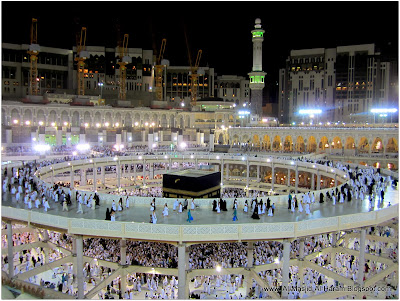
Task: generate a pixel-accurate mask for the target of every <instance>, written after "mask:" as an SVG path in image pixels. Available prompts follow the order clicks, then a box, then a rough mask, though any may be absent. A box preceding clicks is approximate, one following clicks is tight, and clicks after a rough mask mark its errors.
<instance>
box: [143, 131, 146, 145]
mask: <svg viewBox="0 0 400 301" xmlns="http://www.w3.org/2000/svg"><path fill="white" fill-rule="evenodd" d="M145 142H146V129H145V128H142V144H145Z"/></svg>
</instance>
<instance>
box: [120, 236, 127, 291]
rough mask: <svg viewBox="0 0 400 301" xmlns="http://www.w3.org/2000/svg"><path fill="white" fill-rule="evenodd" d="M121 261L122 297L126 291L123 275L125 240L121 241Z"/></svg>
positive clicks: (124, 275)
mask: <svg viewBox="0 0 400 301" xmlns="http://www.w3.org/2000/svg"><path fill="white" fill-rule="evenodd" d="M120 244H121V261H120V265H121V266H122V270H121V291H122V295H124V294H125V291H126V273H125V266H126V240H125V239H121V241H120Z"/></svg>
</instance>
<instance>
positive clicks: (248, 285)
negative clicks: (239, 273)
mask: <svg viewBox="0 0 400 301" xmlns="http://www.w3.org/2000/svg"><path fill="white" fill-rule="evenodd" d="M253 254H254V243H253V242H252V241H249V242H248V243H247V267H248V269H249V271H247V275H244V276H245V277H247V278H248V279H247V280H245V283H246V296H248V295H249V293H250V289H251V287H252V278H251V277H250V269H251V268H252V267H253Z"/></svg>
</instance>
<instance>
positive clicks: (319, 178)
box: [317, 171, 321, 190]
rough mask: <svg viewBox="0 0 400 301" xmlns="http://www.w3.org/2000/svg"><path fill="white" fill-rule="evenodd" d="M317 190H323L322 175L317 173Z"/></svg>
mask: <svg viewBox="0 0 400 301" xmlns="http://www.w3.org/2000/svg"><path fill="white" fill-rule="evenodd" d="M317 190H321V175H320V174H319V171H317Z"/></svg>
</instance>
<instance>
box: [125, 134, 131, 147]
mask: <svg viewBox="0 0 400 301" xmlns="http://www.w3.org/2000/svg"><path fill="white" fill-rule="evenodd" d="M132 139H133V138H132V132H127V133H126V140H127V143H128V147H132Z"/></svg>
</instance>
